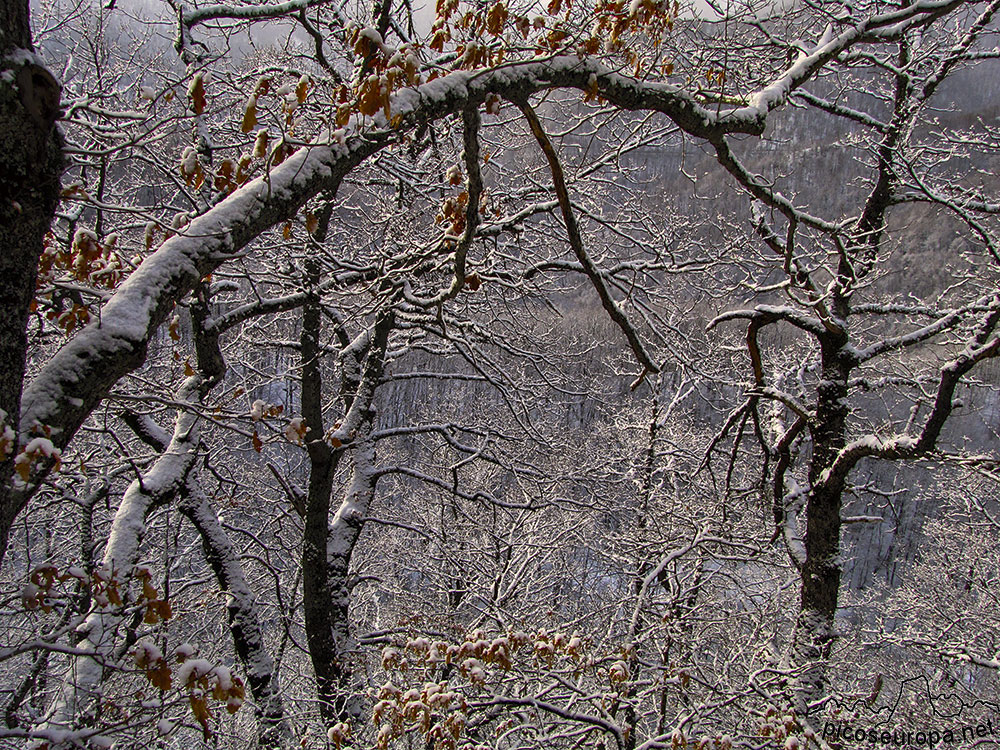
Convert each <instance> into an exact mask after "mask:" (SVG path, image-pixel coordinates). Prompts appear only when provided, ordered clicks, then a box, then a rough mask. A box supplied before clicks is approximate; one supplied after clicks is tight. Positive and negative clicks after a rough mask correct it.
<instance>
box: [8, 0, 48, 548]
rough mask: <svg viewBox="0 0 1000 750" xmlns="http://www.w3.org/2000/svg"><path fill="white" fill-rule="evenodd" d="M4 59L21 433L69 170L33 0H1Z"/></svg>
mask: <svg viewBox="0 0 1000 750" xmlns="http://www.w3.org/2000/svg"><path fill="white" fill-rule="evenodd" d="M0 56H2V60H0V72H2V73H3V75H2V76H0V300H2V301H3V303H2V304H0V409H2V410H3V414H2V415H0V417H2V422H3V426H9V427H10V428H11V429H12V430H13V431H14V433H15V434H16V433H17V425H18V423H19V420H20V414H21V409H20V402H21V388H22V385H23V383H24V365H25V351H26V346H27V337H26V333H25V329H26V325H27V321H28V313H29V306H30V304H31V300H32V298H33V297H34V293H35V278H36V276H37V273H38V259H39V257H40V255H41V253H42V248H43V243H44V238H45V234H46V232H48V230H49V225H50V224H51V222H52V215H53V213H54V211H55V207H56V203H57V202H58V200H59V177H60V175H61V174H62V168H63V158H62V138H61V136H60V134H59V131H58V129H57V128H56V127H55V121H56V118H57V117H58V116H59V96H60V87H59V84H58V82H57V81H56V79H55V78H54V77H53V76H52V74H51V73H49V71H48V70H46V69H45V68H44V67H43V66H42V65H40V64H39V60H38V58H37V57H36V56H35V55H34V50H33V48H32V45H31V29H30V26H29V23H28V0H0ZM0 429H2V427H0ZM16 455H17V446H16V445H8V446H7V450H5V451H3V452H0V461H2V463H0V563H2V561H3V555H4V552H5V550H6V548H7V537H8V534H9V532H10V527H11V524H12V523H13V521H14V517H15V516H16V510H17V509H16V508H14V507H12V504H11V502H10V495H11V481H12V478H13V472H14V457H15V456H16Z"/></svg>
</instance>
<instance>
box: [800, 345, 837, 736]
mask: <svg viewBox="0 0 1000 750" xmlns="http://www.w3.org/2000/svg"><path fill="white" fill-rule="evenodd" d="M845 341H846V336H835V335H831V336H829V337H827V338H826V339H825V340H824V341H822V344H821V346H822V369H821V382H820V385H819V387H818V389H817V401H816V427H815V428H814V430H813V456H812V462H811V464H810V467H809V480H810V485H811V491H810V493H809V498H808V501H807V504H806V514H807V521H806V538H805V562H804V564H803V565H802V569H801V571H800V575H801V581H802V583H801V599H800V604H799V615H798V619H797V621H796V623H795V632H794V635H793V639H794V640H793V644H792V649H793V659H794V666H795V667H796V669H797V670H799V674H798V678H797V680H796V689H795V710H796V713H798V714H799V715H800V716H804V715H806V714H807V713H808V708H809V704H810V703H812V702H813V701H815V700H817V699H819V698H820V697H821V696H822V694H823V691H824V682H825V676H826V665H827V661H828V660H829V658H830V652H831V650H832V648H833V642H834V639H835V637H836V631H835V619H836V615H837V601H838V596H839V593H840V574H841V570H840V510H841V505H842V495H843V485H844V483H843V479H842V478H840V477H828V476H826V475H825V474H824V472H826V470H827V469H829V468H830V466H831V465H832V464H833V461H834V459H836V457H837V455H838V452H839V451H840V449H841V448H843V447H844V441H845V428H846V421H847V379H848V377H849V375H850V372H851V367H852V362H851V360H850V357H849V355H848V354H847V353H846V352H845V350H844V343H845ZM827 473H828V472H827Z"/></svg>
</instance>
